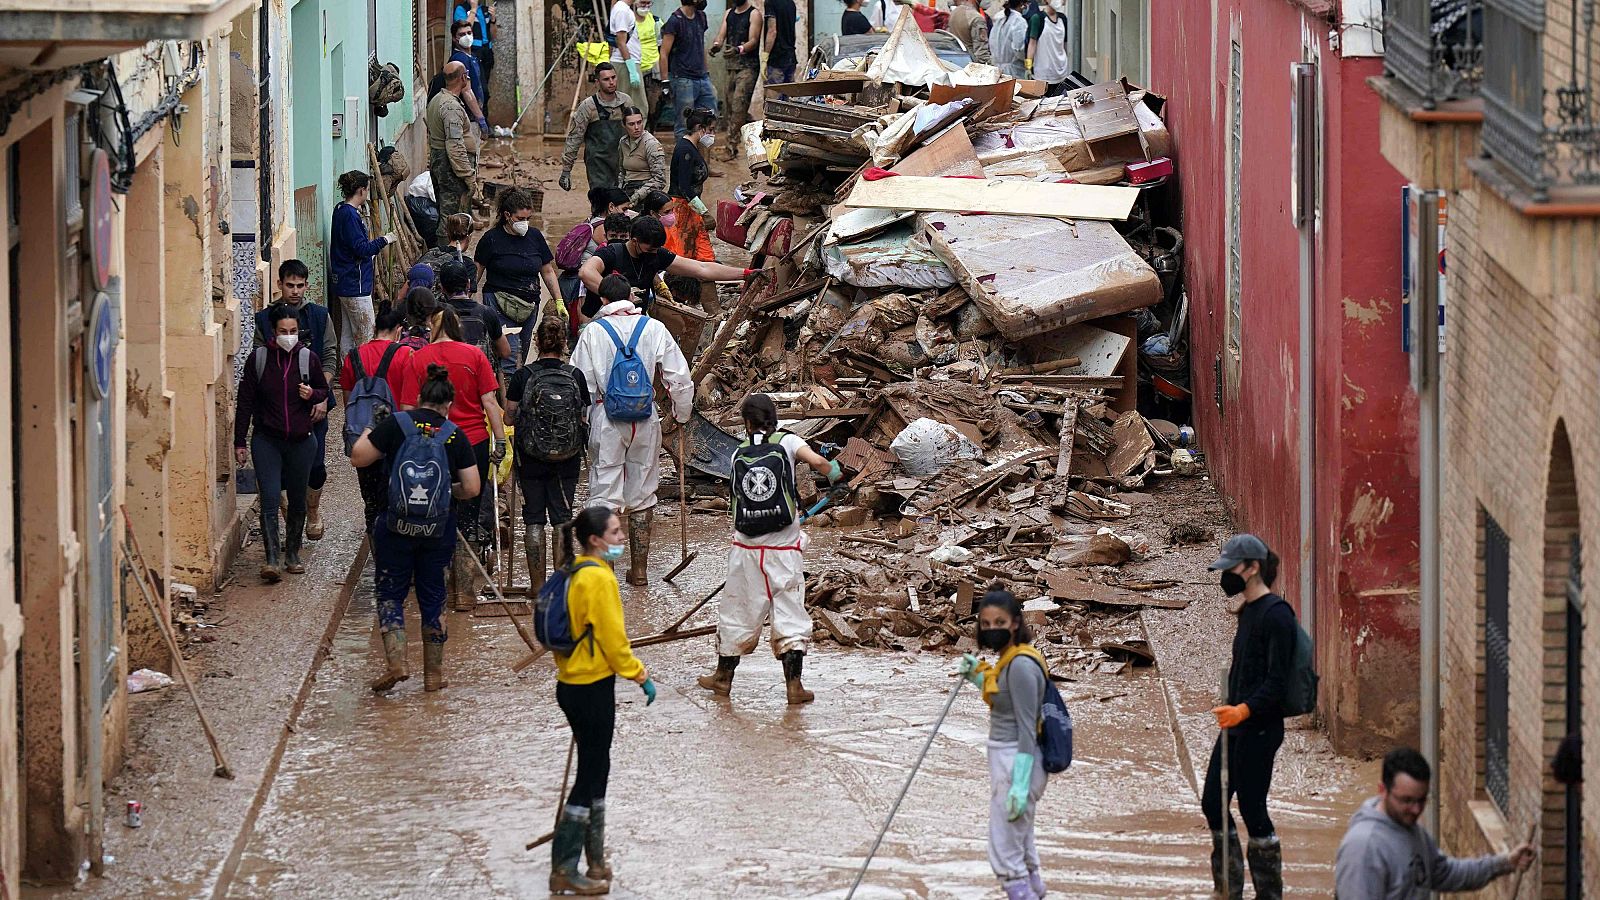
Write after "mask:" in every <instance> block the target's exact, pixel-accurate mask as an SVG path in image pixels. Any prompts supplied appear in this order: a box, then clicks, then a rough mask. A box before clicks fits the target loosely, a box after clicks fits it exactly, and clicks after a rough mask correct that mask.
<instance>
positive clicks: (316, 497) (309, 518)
mask: <svg viewBox="0 0 1600 900" xmlns="http://www.w3.org/2000/svg"><path fill="white" fill-rule="evenodd" d="M306 537H307V538H309V539H310V540H313V541H320V540H322V489H321V488H317V489H316V490H310V489H307V490H306Z"/></svg>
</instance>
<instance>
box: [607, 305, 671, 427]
mask: <svg viewBox="0 0 1600 900" xmlns="http://www.w3.org/2000/svg"><path fill="white" fill-rule="evenodd" d="M595 322H596V323H597V324H599V326H600V327H601V328H604V329H605V330H606V334H609V335H611V343H613V344H615V345H616V347H617V353H616V355H615V356H613V357H612V358H611V375H610V377H608V378H607V379H606V396H605V404H606V418H608V419H610V420H611V421H613V422H644V421H647V420H649V418H650V414H651V413H653V412H655V399H656V398H655V388H654V387H653V386H652V385H651V384H650V370H649V369H648V368H646V367H645V364H644V361H643V360H641V359H639V352H638V350H637V349H636V348H637V347H638V346H639V336H640V335H642V334H644V330H645V328H646V327H647V326H648V325H649V324H650V317H649V316H640V317H639V321H638V322H637V323H636V324H635V325H634V326H633V334H631V335H629V336H628V343H627V345H623V343H622V337H621V335H618V334H617V330H616V329H615V328H612V327H611V323H610V322H607V321H606V320H605V319H596V320H595Z"/></svg>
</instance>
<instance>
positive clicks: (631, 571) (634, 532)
mask: <svg viewBox="0 0 1600 900" xmlns="http://www.w3.org/2000/svg"><path fill="white" fill-rule="evenodd" d="M654 513H655V507H651V508H650V509H647V510H645V511H644V512H636V513H633V514H632V515H630V516H628V583H629V584H631V585H633V586H634V587H644V586H645V585H647V584H649V583H650V576H649V574H648V569H649V566H650V520H651V518H653V517H654Z"/></svg>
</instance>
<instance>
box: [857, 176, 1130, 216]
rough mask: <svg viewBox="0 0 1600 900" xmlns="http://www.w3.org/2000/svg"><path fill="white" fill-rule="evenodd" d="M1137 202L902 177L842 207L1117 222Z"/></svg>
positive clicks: (1095, 188) (1109, 191)
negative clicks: (1056, 217) (1054, 217)
mask: <svg viewBox="0 0 1600 900" xmlns="http://www.w3.org/2000/svg"><path fill="white" fill-rule="evenodd" d="M1138 197H1139V190H1138V189H1137V188H1124V187H1105V186H1101V185H1087V184H1040V183H1037V182H1023V181H979V180H977V179H972V178H921V177H915V176H901V177H899V178H884V179H880V180H878V181H866V180H862V181H858V182H856V185H855V187H854V188H853V189H852V190H851V191H850V196H848V197H846V198H845V201H844V205H845V206H851V207H857V208H860V207H878V208H884V209H914V210H917V211H918V212H986V213H1000V214H1009V215H1017V216H1060V217H1062V218H1069V219H1100V220H1104V221H1112V222H1120V221H1122V220H1124V219H1126V218H1128V213H1129V212H1131V211H1132V210H1133V202H1134V201H1135V200H1137V199H1138Z"/></svg>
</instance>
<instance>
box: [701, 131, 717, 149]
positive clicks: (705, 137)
mask: <svg viewBox="0 0 1600 900" xmlns="http://www.w3.org/2000/svg"><path fill="white" fill-rule="evenodd" d="M716 142H717V136H716V135H714V134H702V135H700V146H702V147H710V146H711V145H712V144H715V143H716Z"/></svg>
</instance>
